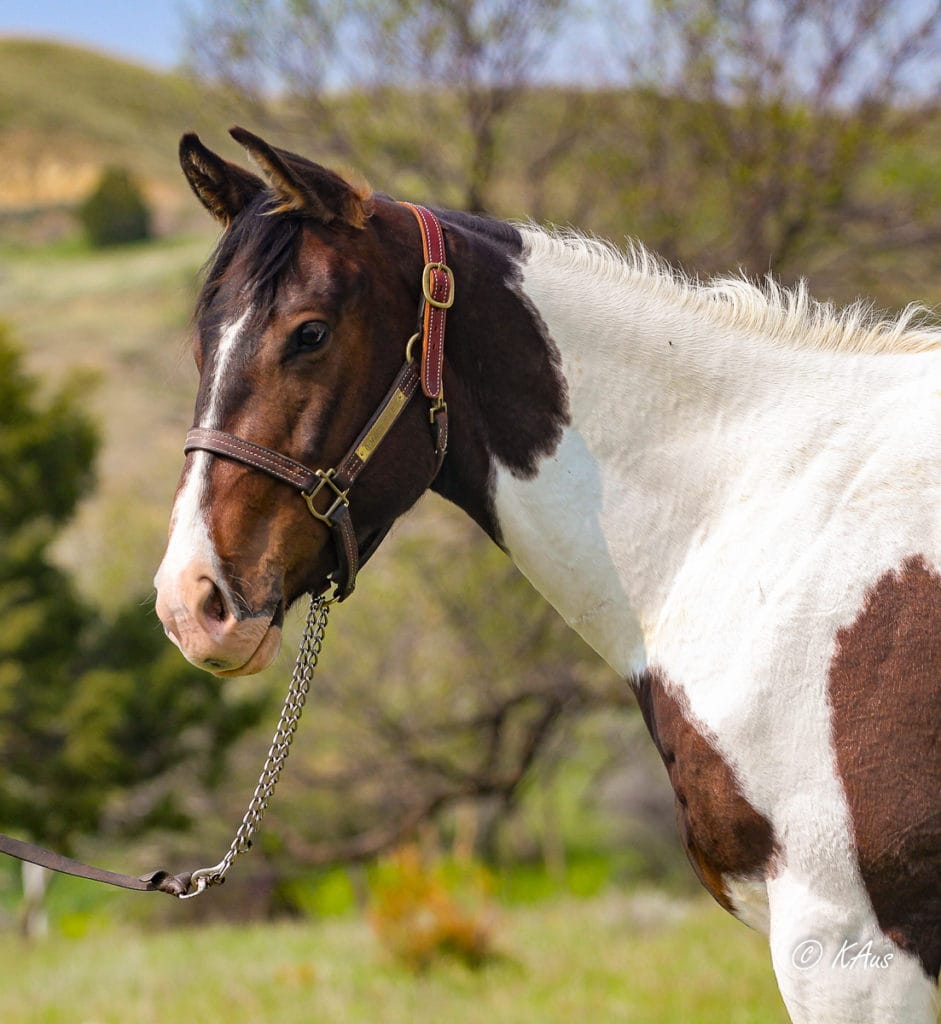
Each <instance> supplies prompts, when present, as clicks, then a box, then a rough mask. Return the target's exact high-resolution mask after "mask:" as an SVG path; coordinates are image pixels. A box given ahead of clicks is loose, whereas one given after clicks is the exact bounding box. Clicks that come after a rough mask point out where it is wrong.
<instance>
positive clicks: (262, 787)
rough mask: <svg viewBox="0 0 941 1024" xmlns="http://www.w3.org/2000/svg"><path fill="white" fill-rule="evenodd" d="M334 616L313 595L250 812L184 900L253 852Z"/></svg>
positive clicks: (194, 880) (195, 878) (193, 882)
mask: <svg viewBox="0 0 941 1024" xmlns="http://www.w3.org/2000/svg"><path fill="white" fill-rule="evenodd" d="M329 613H330V602H329V601H327V600H325V599H324V598H323V597H322V596H321V597H314V596H313V595H311V599H310V607H309V608H308V610H307V621H306V623H305V625H304V635H303V637H302V638H301V645H300V648H299V649H298V652H297V660H296V661H295V663H294V672H293V674H292V676H291V685H290V686H289V687H288V692H287V695H286V697H285V698H284V707H283V708H282V709H281V718H280V719H279V720H278V726H277V728H276V729H275V733H274V738H273V739H272V741H271V746H270V747H269V748H268V756H267V758H265V764H264V767H263V768H262V769H261V775H260V777H259V779H258V785H257V786H255V792H254V794H253V795H252V799H251V801H250V802H249V805H248V810H247V811H246V812H245V816H244V817H243V818H242V823H241V825H239V827H238V831H237V832H236V833H235V838H234V839H233V840H232V845H231V846H230V847H229V849H228V852H227V853H226V855H225V856H224V857H223V858H222V860H221V861H219V863H218V864H216V865H215V867H211V868H200V869H199V870H197V871H194V872H193V874H192V880H191V882H190V890H189V891H187V892H186V893H185V894H184V895H182V896H181V897H180V898H181V899H189V898H190V897H192V896H198V895H199V893H201V892H203V891H204V890H205V889H208V888H209V887H210V886H213V885H220V884H221V883H222V882H223V881H225V874H226V872H227V871H228V870H229V868H230V867H232V864H233V862H234V861H235V859H236V858H237V857H240V856H241V855H242V854H243V853H245V852H246V851H247V850H250V849H251V846H252V837H253V836H254V835H255V831H256V830H257V828H258V826H259V824H260V823H261V819H262V818H263V817H264V816H265V811H266V810H267V809H268V802H269V800H270V799H271V797H272V794H273V793H274V790H275V786H277V784H278V778H279V776H280V775H281V769H282V768H283V767H284V762H285V761H286V760H287V758H288V754H289V753H290V749H291V741H292V740H293V739H294V733H295V731H296V730H297V723H298V722H299V721H300V717H301V712H302V711H303V710H304V704H305V702H306V701H307V694H308V692H309V691H310V684H311V680H312V679H313V675H314V671H315V670H316V668H317V662H318V660H319V658H320V651H321V649H322V647H323V637H324V633H325V632H326V629H327V616H328V615H329Z"/></svg>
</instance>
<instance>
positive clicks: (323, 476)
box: [301, 469, 350, 527]
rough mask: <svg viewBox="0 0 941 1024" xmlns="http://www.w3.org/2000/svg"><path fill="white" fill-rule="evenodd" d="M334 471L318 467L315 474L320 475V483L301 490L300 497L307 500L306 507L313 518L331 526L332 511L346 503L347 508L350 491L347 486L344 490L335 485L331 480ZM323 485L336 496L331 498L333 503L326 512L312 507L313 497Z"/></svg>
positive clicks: (334, 474) (334, 473)
mask: <svg viewBox="0 0 941 1024" xmlns="http://www.w3.org/2000/svg"><path fill="white" fill-rule="evenodd" d="M336 472H337V471H336V470H335V469H328V470H326V471H324V470H322V469H318V470H317V473H316V476H318V477H320V483H318V484H317V485H316V486H315V487H313V488H311V490H309V491H301V497H302V498H303V499H304V501H306V502H307V508H308V509H309V510H310V514H311V515H312V516H313V517H314V519H319V520H320V521H321V522H322V523H326V524H327V526H330V527H332V526H333V521H332V520H331V518H330V517H331V516H332V515H333V513H334V512H336V510H337V509H338V508H339V507H340V506H341V505H346V506H347V508H349V504H350V500H349V498H347V495H348V494H349V493H350V492H349V488H347V489H346V490H345V491H341V490H340V488H339V487H337V485H336V484H335V483H334V482H333V478H334V476H336ZM324 487H329V488H330V490H331V491H333V493H334V494H335V495H336V497H335V498H334V500H333V504H332V505H331V506H330V508H328V509H327V511H326V512H318V511H317V509H316V508H315V507H314V498H316V497H317V495H318V494H319V493H320V492H321V491H322V490H323V489H324Z"/></svg>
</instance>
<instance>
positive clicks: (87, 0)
mask: <svg viewBox="0 0 941 1024" xmlns="http://www.w3.org/2000/svg"><path fill="white" fill-rule="evenodd" d="M195 6H196V5H195V4H194V3H192V2H188V0H140V2H139V3H134V2H133V0H0V36H9V35H14V36H40V37H43V38H51V39H57V40H60V41H62V42H71V43H78V44H81V45H83V46H90V47H92V48H94V49H96V50H103V51H105V52H106V53H110V54H113V55H115V56H118V57H125V58H128V59H129V60H133V61H135V62H136V63H140V64H147V65H149V66H150V67H154V68H161V69H168V68H172V67H175V66H176V65H177V64H179V63H180V61H181V60H182V57H183V25H184V16H183V12H184V10H187V9H189V10H192V9H193V8H194V7H195Z"/></svg>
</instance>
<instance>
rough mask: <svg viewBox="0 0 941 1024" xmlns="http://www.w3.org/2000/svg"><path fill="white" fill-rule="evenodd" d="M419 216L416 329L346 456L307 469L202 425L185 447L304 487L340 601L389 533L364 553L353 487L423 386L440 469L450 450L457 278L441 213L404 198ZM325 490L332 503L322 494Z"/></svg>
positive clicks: (379, 536)
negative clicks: (326, 536) (450, 326)
mask: <svg viewBox="0 0 941 1024" xmlns="http://www.w3.org/2000/svg"><path fill="white" fill-rule="evenodd" d="M401 205H402V206H405V207H407V208H408V209H409V210H411V211H412V213H413V214H414V216H415V219H416V221H417V222H418V226H419V229H420V231H421V239H422V253H423V256H424V260H425V267H424V270H423V271H422V281H421V289H422V297H421V305H420V307H419V314H418V317H419V330H418V332H417V333H416V334H415V335H413V336H412V338H410V339H409V342H408V345H407V346H406V350H405V363H404V365H403V366H402V368H401V369H400V370H399V372H398V374H397V375H396V378H395V380H394V381H393V382H392V386H391V387H390V388H389V390H388V392H386V395H385V398H383V400H382V402H380V404H379V407H378V408H377V409H376V411H375V412H374V413H373V415H372V416H371V417H370V419H369V421H368V423H367V424H366V426H365V427H363V429H362V430H361V431H360V433H359V436H358V437H357V438H356V440H355V441H354V442H353V444H352V446H351V447H350V449H349V451H347V453H346V455H344V456H343V458H342V459H341V460H340V461H339V463H337V465H336V466H335V467H334V468H332V469H327V470H323V469H316V470H313V469H310V468H308V467H307V466H305V465H304V464H303V463H300V462H296V461H295V460H294V459H291V458H288V456H286V455H282V454H281V453H280V452H276V451H273V450H272V449H271V448H266V447H264V446H263V445H260V444H256V443H255V442H254V441H248V440H246V439H245V438H241V437H237V436H236V435H235V434H228V433H226V432H225V431H223V430H210V429H206V428H202V427H197V428H195V429H193V430H191V431H190V432H189V433H188V434H187V435H186V443H185V445H184V447H183V451H184V452H185V453H187V454H189V453H190V452H193V451H205V452H209V453H210V454H212V455H218V456H221V457H223V458H226V459H232V460H233V461H235V462H240V463H242V464H243V465H246V466H250V467H252V468H253V469H258V470H261V472H263V473H267V474H268V475H269V476H273V477H275V478H276V479H278V480H282V481H284V483H287V484H290V485H291V486H292V487H294V488H296V489H297V490H299V491H300V492H301V496H302V497H303V498H304V500H305V501H306V503H307V507H308V509H309V510H310V514H311V515H312V516H313V517H314V518H315V519H319V520H320V521H321V522H322V523H324V524H325V525H326V526H328V527H329V528H330V530H331V533H332V534H333V538H334V542H335V544H336V552H337V571H336V573H334V574H333V576H332V577H331V581H332V583H333V585H334V593H335V598H336V600H339V601H343V600H345V599H346V598H347V597H349V595H350V594H352V592H353V589H354V587H355V586H356V575H357V573H358V572H359V569H360V566H361V565H364V564H365V563H366V561H367V560H368V559H369V558H370V556H371V555H372V553H373V552H374V551H375V550H376V548H377V547H378V546H379V543H380V542H381V540H382V539H383V537H385V535H386V532H387V531H388V527H386V529H384V530H380V531H379V533H378V534H376V535H374V536H373V537H371V538H370V541H369V543H368V545H367V547H366V548H365V550H363V551H360V548H359V543H358V541H357V539H356V531H355V530H354V528H353V521H352V519H351V517H350V503H349V497H348V495H349V490H350V488H351V487H352V486H353V483H354V481H355V480H356V478H357V477H358V476H359V474H360V473H361V472H362V470H363V468H364V467H365V465H366V463H367V462H368V461H369V459H370V458H371V457H372V455H373V453H374V452H375V450H376V448H378V446H379V445H380V443H381V442H382V440H383V439H384V438H385V437H386V435H387V434H388V433H389V431H390V430H391V429H392V426H393V425H394V424H395V422H396V421H397V420H398V418H399V416H400V415H401V414H402V412H403V410H404V409H405V407H406V406H407V405H408V403H409V401H410V399H411V398H412V396H413V395H414V394H415V392H416V391H417V390H418V385H419V383H421V386H422V391H423V392H424V393H425V395H426V396H427V397H428V398H429V399H431V410H430V421H431V432H432V438H433V440H434V444H435V458H436V467H435V474H436V475H437V473H438V470H440V469H441V464H442V462H443V461H444V457H445V455H446V454H447V449H448V407H447V403H446V402H445V401H444V328H445V320H446V311H447V310H448V309H449V308H450V307H451V305H452V304H453V302H454V275H453V273H452V272H451V269H450V268H449V267H448V265H447V263H446V261H445V260H446V252H445V245H444V232H443V231H442V228H441V223H440V221H439V220H438V218H437V217H436V216H435V215H434V214H433V213H432V212H431V211H430V210H428V209H426V208H425V207H423V206H413V205H412V204H411V203H402V204H401ZM419 339H420V340H421V343H422V344H421V364H420V366H419V364H417V363H416V362H415V360H414V358H413V356H412V347H413V344H414V343H415V342H416V341H418V340H419ZM321 492H326V498H327V502H328V504H327V506H326V507H325V508H323V507H321V506H322V505H323V501H322V499H320V497H319V496H320V494H321Z"/></svg>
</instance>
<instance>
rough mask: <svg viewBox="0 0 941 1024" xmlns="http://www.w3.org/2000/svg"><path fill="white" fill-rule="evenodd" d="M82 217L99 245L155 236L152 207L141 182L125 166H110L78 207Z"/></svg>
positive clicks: (86, 231)
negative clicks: (141, 186)
mask: <svg viewBox="0 0 941 1024" xmlns="http://www.w3.org/2000/svg"><path fill="white" fill-rule="evenodd" d="M78 216H79V220H80V221H81V222H82V226H83V227H84V228H85V233H86V234H87V235H88V238H89V241H90V242H91V243H92V245H95V246H99V247H101V246H106V245H122V244H124V243H125V242H140V241H143V240H144V239H147V238H150V236H151V215H150V207H149V206H148V205H147V200H146V199H145V198H144V193H143V192H142V191H141V188H140V185H138V183H137V181H136V180H135V179H134V178H133V177H132V175H131V174H130V172H129V171H128V170H127V169H126V168H124V167H106V168H105V169H104V171H103V172H102V174H101V177H100V178H99V180H98V184H97V185H96V186H95V187H94V189H93V190H92V192H91V193H90V195H89V196H88V197H87V198H86V199H85V201H84V202H83V203H82V204H81V205H80V206H79V208H78Z"/></svg>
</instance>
